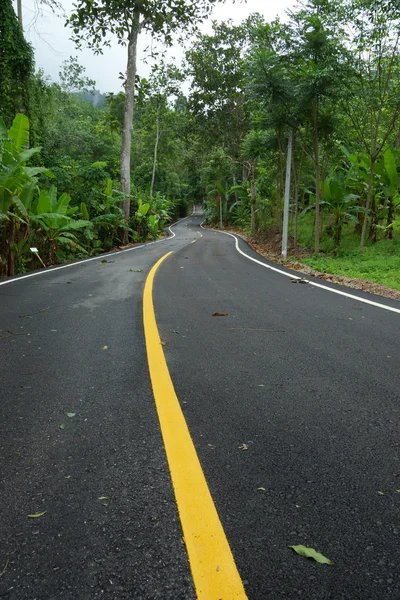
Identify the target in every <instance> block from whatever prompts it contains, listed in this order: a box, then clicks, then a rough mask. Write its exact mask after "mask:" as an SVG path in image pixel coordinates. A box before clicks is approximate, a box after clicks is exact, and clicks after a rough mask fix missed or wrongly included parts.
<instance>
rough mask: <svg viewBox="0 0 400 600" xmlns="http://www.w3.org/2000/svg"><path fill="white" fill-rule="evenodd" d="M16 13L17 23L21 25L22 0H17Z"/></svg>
mask: <svg viewBox="0 0 400 600" xmlns="http://www.w3.org/2000/svg"><path fill="white" fill-rule="evenodd" d="M17 14H18V21H19V24H20V25H21V27H22V0H17Z"/></svg>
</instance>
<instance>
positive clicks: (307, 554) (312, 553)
mask: <svg viewBox="0 0 400 600" xmlns="http://www.w3.org/2000/svg"><path fill="white" fill-rule="evenodd" d="M289 548H292V549H293V550H294V551H295V552H296V554H299V556H304V558H312V559H314V560H315V561H316V562H318V563H322V564H325V565H334V564H335V563H334V562H333V561H332V560H329V558H326V556H324V555H323V554H320V553H319V552H317V551H316V550H314V548H306V546H302V545H300V546H289Z"/></svg>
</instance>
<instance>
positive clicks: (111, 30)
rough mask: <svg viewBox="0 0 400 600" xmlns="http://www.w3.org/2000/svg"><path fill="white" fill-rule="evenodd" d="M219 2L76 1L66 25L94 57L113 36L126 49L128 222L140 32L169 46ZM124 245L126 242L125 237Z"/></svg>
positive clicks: (123, 181)
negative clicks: (175, 37)
mask: <svg viewBox="0 0 400 600" xmlns="http://www.w3.org/2000/svg"><path fill="white" fill-rule="evenodd" d="M217 1H218V0H77V3H76V5H75V10H74V12H73V13H72V14H71V16H70V19H69V24H70V26H71V27H72V28H73V38H74V40H75V41H76V43H77V44H78V45H79V44H81V43H82V42H83V41H84V42H85V43H88V45H89V47H91V48H93V49H94V51H95V52H96V53H101V52H102V49H103V47H104V46H105V45H110V39H109V38H107V35H109V36H110V35H116V36H117V38H118V42H119V43H120V44H124V45H125V44H126V45H127V47H128V60H127V70H126V81H125V109H124V125H123V130H122V148H121V160H120V167H121V174H120V180H121V191H122V192H123V194H125V200H124V201H123V209H124V213H125V218H126V219H128V218H129V211H130V198H129V195H130V191H131V175H130V168H131V160H130V159H131V141H132V122H133V104H134V95H135V78H136V61H137V42H138V37H139V35H140V33H141V32H143V31H149V32H151V34H152V35H153V36H154V37H155V38H156V39H158V40H159V41H161V42H163V43H165V44H167V45H170V44H171V43H172V36H173V34H174V33H175V32H180V33H181V34H182V32H185V33H186V34H188V33H189V32H193V30H194V27H195V26H196V24H197V23H198V22H199V21H202V20H203V19H205V18H206V17H207V16H208V15H209V13H210V11H211V9H212V6H213V5H214V4H215V3H216V2H217ZM125 241H127V239H126V236H125Z"/></svg>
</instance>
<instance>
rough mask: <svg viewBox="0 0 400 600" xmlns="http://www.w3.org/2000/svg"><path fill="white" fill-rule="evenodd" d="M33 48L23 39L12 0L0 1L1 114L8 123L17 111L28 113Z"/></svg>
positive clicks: (9, 123)
mask: <svg viewBox="0 0 400 600" xmlns="http://www.w3.org/2000/svg"><path fill="white" fill-rule="evenodd" d="M33 65H34V60H33V49H32V46H31V45H30V44H29V43H28V42H27V41H26V40H25V38H24V34H23V31H22V27H21V25H20V24H19V22H18V19H17V16H16V14H15V12H14V9H13V6H12V2H11V0H2V1H1V2H0V115H1V117H2V118H3V120H4V121H5V123H6V125H7V126H10V125H11V123H12V121H13V118H14V116H15V115H16V113H20V112H22V113H29V88H30V85H29V84H30V78H31V75H32V73H33Z"/></svg>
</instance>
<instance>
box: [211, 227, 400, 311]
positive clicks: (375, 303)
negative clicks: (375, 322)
mask: <svg viewBox="0 0 400 600" xmlns="http://www.w3.org/2000/svg"><path fill="white" fill-rule="evenodd" d="M203 223H204V221H203V222H202V223H201V224H200V227H201V228H202V229H204V230H205V231H215V232H217V233H223V234H225V235H229V236H230V237H232V238H233V239H234V240H235V247H236V250H237V251H238V252H239V253H240V254H242V255H243V256H245V257H246V258H248V259H249V260H252V261H253V262H255V263H257V264H258V265H261V266H262V267H265V268H266V269H270V270H271V271H276V272H277V273H280V274H281V275H285V277H290V278H291V279H303V281H306V282H307V283H309V284H310V285H312V286H314V287H318V288H321V289H322V290H327V291H328V292H332V294H339V296H345V297H346V298H351V299H352V300H358V302H363V303H364V304H370V305H371V306H376V307H377V308H383V309H384V310H389V311H391V312H394V313H397V314H400V308H394V307H393V306H387V305H386V304H380V303H379V302H374V301H373V300H367V299H366V298H360V297H359V296H353V294H348V293H347V292H342V291H341V290H336V289H333V288H330V287H327V286H326V285H323V284H321V283H315V282H314V281H311V280H309V279H304V278H302V277H298V276H297V275H293V274H292V273H286V271H282V270H281V269H278V268H277V267H272V266H271V265H267V264H266V263H263V262H261V261H260V260H257V259H256V258H253V257H252V256H249V255H248V254H246V253H245V252H243V251H242V250H241V249H240V248H239V241H238V237H237V236H236V235H234V234H233V233H228V232H227V231H220V230H219V229H209V228H206V227H203Z"/></svg>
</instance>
